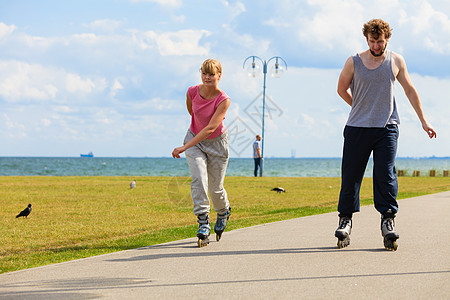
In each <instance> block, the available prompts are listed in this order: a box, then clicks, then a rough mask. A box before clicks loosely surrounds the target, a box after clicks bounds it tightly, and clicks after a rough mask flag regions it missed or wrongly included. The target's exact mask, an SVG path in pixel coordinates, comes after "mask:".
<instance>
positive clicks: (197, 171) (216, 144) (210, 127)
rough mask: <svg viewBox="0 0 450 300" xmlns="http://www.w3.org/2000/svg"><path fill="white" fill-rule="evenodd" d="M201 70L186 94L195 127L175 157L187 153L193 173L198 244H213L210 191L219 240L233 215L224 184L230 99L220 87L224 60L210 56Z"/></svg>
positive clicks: (193, 126) (192, 127)
mask: <svg viewBox="0 0 450 300" xmlns="http://www.w3.org/2000/svg"><path fill="white" fill-rule="evenodd" d="M200 71H201V74H202V75H201V78H202V84H199V85H195V86H192V87H190V88H189V89H188V91H187V95H186V106H187V110H188V112H189V114H190V115H191V126H190V128H189V130H188V132H187V134H186V137H185V139H184V145H183V146H181V147H177V148H175V149H174V150H173V152H172V157H174V158H180V154H181V153H183V152H185V155H186V160H187V163H188V165H189V169H190V171H191V176H192V182H191V196H192V200H193V203H194V214H195V215H196V216H197V219H198V220H197V222H198V223H199V229H198V231H197V237H198V246H199V247H202V246H206V245H207V244H208V243H209V235H210V233H211V226H210V224H209V212H210V202H209V198H208V192H209V196H210V197H211V200H212V203H213V206H214V210H215V211H216V212H217V221H216V224H215V227H214V231H215V233H216V240H217V241H219V240H220V238H221V236H222V233H223V231H224V230H225V227H226V225H227V221H228V218H229V217H230V211H231V209H230V203H229V201H228V196H227V192H226V190H225V188H224V186H223V181H224V179H225V172H226V169H227V165H228V157H229V147H228V135H227V132H226V128H225V126H224V124H223V120H224V119H225V115H226V113H227V110H228V107H229V106H230V98H229V97H228V95H227V94H226V93H225V92H224V91H222V90H221V89H219V87H218V84H219V81H220V78H221V76H222V66H221V65H220V62H218V61H217V60H215V59H207V60H205V61H204V62H203V64H202V67H201V69H200Z"/></svg>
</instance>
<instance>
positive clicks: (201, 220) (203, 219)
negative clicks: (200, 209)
mask: <svg viewBox="0 0 450 300" xmlns="http://www.w3.org/2000/svg"><path fill="white" fill-rule="evenodd" d="M197 219H198V220H197V223H198V224H199V226H198V231H197V237H198V241H197V244H198V247H199V248H201V247H204V246H208V244H209V235H210V234H211V226H210V225H209V216H208V214H203V215H198V216H197Z"/></svg>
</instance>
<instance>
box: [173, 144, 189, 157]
mask: <svg viewBox="0 0 450 300" xmlns="http://www.w3.org/2000/svg"><path fill="white" fill-rule="evenodd" d="M184 151H186V149H184V146H181V147H178V148H175V149H173V151H172V157H173V158H180V154H181V153H183V152H184Z"/></svg>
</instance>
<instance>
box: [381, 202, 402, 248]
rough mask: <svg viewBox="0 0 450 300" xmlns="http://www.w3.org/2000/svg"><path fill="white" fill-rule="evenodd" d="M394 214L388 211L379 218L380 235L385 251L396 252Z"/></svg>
mask: <svg viewBox="0 0 450 300" xmlns="http://www.w3.org/2000/svg"><path fill="white" fill-rule="evenodd" d="M394 218H395V213H394V212H392V210H388V211H387V212H385V213H384V214H383V215H382V216H381V235H382V236H383V242H384V248H386V249H387V250H391V251H395V250H397V247H398V245H397V239H398V238H399V235H398V233H397V232H396V231H395V222H394Z"/></svg>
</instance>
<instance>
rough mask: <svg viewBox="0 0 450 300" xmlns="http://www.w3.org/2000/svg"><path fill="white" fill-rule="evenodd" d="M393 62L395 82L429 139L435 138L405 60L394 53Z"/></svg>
mask: <svg viewBox="0 0 450 300" xmlns="http://www.w3.org/2000/svg"><path fill="white" fill-rule="evenodd" d="M394 62H395V66H396V67H397V69H398V73H397V76H396V77H397V80H398V82H399V83H400V84H401V86H402V87H403V90H404V91H405V95H406V97H407V98H408V100H409V102H410V103H411V106H412V107H413V108H414V110H415V112H416V114H417V116H418V117H419V120H420V123H422V128H423V130H425V132H426V133H427V134H428V136H429V137H430V139H431V138H433V137H436V131H434V128H433V127H432V126H431V124H429V123H428V121H427V120H426V118H425V114H424V113H423V109H422V103H421V101H420V97H419V93H417V90H416V88H415V87H414V85H413V84H412V82H411V79H410V77H409V74H408V70H407V68H406V63H405V60H404V59H403V57H402V56H401V55H399V54H396V53H394Z"/></svg>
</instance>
